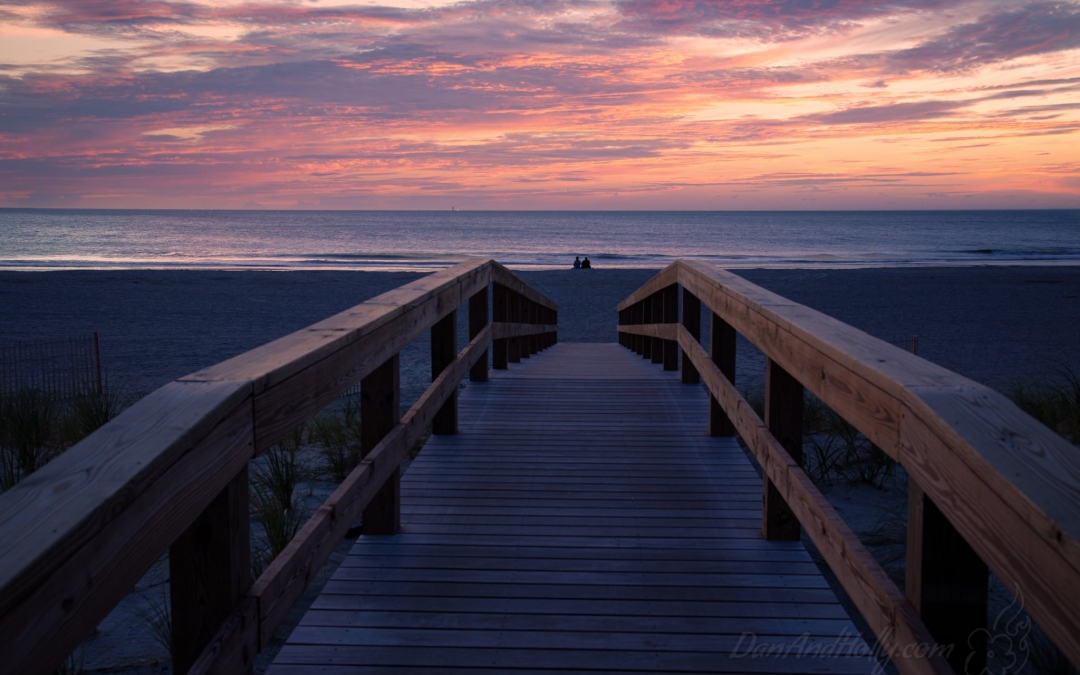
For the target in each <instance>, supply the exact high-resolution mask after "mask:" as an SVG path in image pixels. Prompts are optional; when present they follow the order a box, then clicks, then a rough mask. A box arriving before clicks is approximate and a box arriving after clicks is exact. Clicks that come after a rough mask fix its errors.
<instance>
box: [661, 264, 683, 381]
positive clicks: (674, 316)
mask: <svg viewBox="0 0 1080 675" xmlns="http://www.w3.org/2000/svg"><path fill="white" fill-rule="evenodd" d="M661 292H662V294H663V296H664V303H663V304H664V319H663V321H664V323H670V324H676V323H679V285H678V284H671V285H670V286H668V287H666V288H665V289H664V290H663V291H661ZM662 342H663V345H664V370H678V369H679V342H678V340H663V341H662Z"/></svg>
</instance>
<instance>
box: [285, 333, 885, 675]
mask: <svg viewBox="0 0 1080 675" xmlns="http://www.w3.org/2000/svg"><path fill="white" fill-rule="evenodd" d="M491 376H492V377H491V381H490V382H488V383H483V384H475V383H474V384H470V385H469V386H468V387H467V388H466V389H465V390H464V391H462V392H461V395H460V399H459V434H458V435H456V436H434V437H432V438H431V440H430V441H428V443H427V445H426V446H425V448H424V450H423V452H422V453H421V454H420V455H419V457H418V458H417V459H416V461H414V462H413V464H412V465H411V466H410V467H409V469H408V471H407V473H406V474H405V475H404V476H403V477H402V480H401V489H402V530H403V531H402V532H401V533H400V534H398V535H396V536H392V537H385V536H384V537H377V536H367V535H365V536H362V537H360V539H359V540H358V541H357V543H356V545H355V546H354V547H353V549H352V551H351V553H350V555H349V556H348V558H347V559H346V560H345V562H344V563H342V565H341V567H339V569H338V570H337V572H336V573H335V574H334V576H333V578H332V580H331V581H330V582H328V583H327V584H326V587H325V588H324V590H323V592H322V594H321V595H320V596H319V598H318V599H317V600H316V601H315V603H314V605H313V606H312V608H311V610H310V611H309V612H308V613H307V614H306V616H305V617H304V619H303V621H302V622H301V624H300V626H299V627H297V628H296V629H295V631H294V632H293V633H292V635H291V636H290V638H289V640H288V643H287V644H286V645H285V646H284V647H283V648H282V650H281V651H280V653H279V654H278V655H277V657H276V659H275V661H274V664H273V665H272V666H271V667H270V669H269V670H268V673H270V674H272V675H286V674H287V673H375V672H387V673H391V672H392V673H435V672H438V673H445V672H458V673H461V672H485V673H490V672H507V671H525V670H527V671H530V672H534V673H542V672H554V671H558V672H583V671H619V672H663V673H674V672H731V673H736V672H738V673H749V672H772V673H809V672H814V673H849V672H860V673H862V672H870V671H872V670H873V669H874V665H875V664H874V662H872V661H871V660H870V659H869V658H868V657H867V656H866V655H865V650H866V646H865V643H864V642H863V641H862V639H861V638H859V637H857V631H856V629H855V627H854V625H853V624H852V623H851V621H850V620H849V618H848V616H847V614H846V612H845V611H844V610H843V609H842V607H841V606H840V605H839V603H838V602H837V600H836V598H835V596H834V594H833V592H832V590H830V588H829V586H828V584H827V583H826V581H825V580H824V579H823V577H822V576H821V575H820V573H819V572H818V568H817V566H816V565H815V564H814V563H813V562H812V561H811V559H810V556H809V555H808V554H807V552H806V550H805V548H804V547H803V545H802V543H800V542H771V541H764V540H763V539H762V538H761V534H760V519H761V479H760V478H759V476H758V475H757V473H756V472H755V471H754V469H753V467H752V466H751V464H750V462H749V461H748V460H747V458H746V456H745V454H744V453H743V452H742V450H740V448H739V447H738V445H737V444H736V442H735V441H734V440H733V439H726V438H710V437H709V436H708V435H707V433H706V427H707V418H708V414H707V413H708V397H707V394H706V393H705V391H704V390H703V389H702V388H701V387H698V386H689V385H683V384H680V383H679V380H678V373H673V372H664V371H663V370H662V369H661V368H660V366H658V365H652V364H650V363H648V362H646V361H644V360H643V359H641V358H640V357H638V356H636V355H634V354H633V353H631V352H629V351H627V350H625V349H623V348H621V347H619V346H617V345H615V344H559V345H556V346H554V347H552V348H551V349H549V350H547V351H545V352H543V353H541V354H538V355H535V356H533V357H532V358H530V359H527V360H524V361H523V362H522V363H520V364H511V366H510V369H509V370H502V371H492V372H491ZM751 652H752V654H751ZM822 654H824V656H822Z"/></svg>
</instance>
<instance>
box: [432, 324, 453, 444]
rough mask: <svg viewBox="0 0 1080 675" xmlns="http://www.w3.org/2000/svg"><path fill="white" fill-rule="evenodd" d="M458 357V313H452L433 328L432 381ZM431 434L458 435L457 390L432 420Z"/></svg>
mask: <svg viewBox="0 0 1080 675" xmlns="http://www.w3.org/2000/svg"><path fill="white" fill-rule="evenodd" d="M456 357H457V311H453V312H450V313H449V314H447V315H446V316H444V317H443V318H441V319H439V320H438V321H436V322H435V324H434V325H432V327H431V381H432V382H434V381H435V378H437V377H438V376H439V374H440V373H442V371H444V370H446V368H447V367H448V366H449V365H450V364H451V363H453V362H454V359H455V358H456ZM431 433H433V434H456V433H457V390H456V389H455V390H454V393H453V394H450V398H448V399H446V403H443V404H442V407H441V408H439V411H438V412H437V413H435V417H434V419H432V420H431Z"/></svg>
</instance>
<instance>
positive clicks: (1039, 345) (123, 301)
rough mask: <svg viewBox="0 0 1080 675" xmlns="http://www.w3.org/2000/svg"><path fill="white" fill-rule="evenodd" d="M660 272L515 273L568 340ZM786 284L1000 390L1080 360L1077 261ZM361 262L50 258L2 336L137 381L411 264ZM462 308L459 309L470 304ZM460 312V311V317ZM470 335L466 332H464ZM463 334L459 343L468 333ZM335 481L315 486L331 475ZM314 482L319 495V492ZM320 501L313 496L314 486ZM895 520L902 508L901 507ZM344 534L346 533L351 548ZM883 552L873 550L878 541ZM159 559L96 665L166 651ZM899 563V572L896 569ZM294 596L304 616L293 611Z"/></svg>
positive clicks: (855, 508)
mask: <svg viewBox="0 0 1080 675" xmlns="http://www.w3.org/2000/svg"><path fill="white" fill-rule="evenodd" d="M653 273H654V271H649V270H606V269H594V270H591V271H584V272H583V271H573V270H566V271H557V272H531V273H523V274H522V276H523V277H524V278H525V279H526V280H527V281H528V282H529V283H531V284H533V285H534V286H535V287H536V288H537V289H539V290H541V291H542V292H544V293H546V294H548V295H549V296H550V297H552V298H553V299H554V300H556V301H557V302H558V303H559V304H560V306H561V308H562V309H561V313H560V321H559V322H560V335H559V338H560V340H561V341H564V342H611V341H614V340H615V337H616V333H615V309H614V308H615V305H616V304H617V303H618V302H619V301H620V300H621V299H622V298H624V297H625V296H626V295H627V294H629V293H630V292H632V291H633V290H634V289H636V288H637V287H638V286H639V285H641V284H642V283H644V282H645V281H646V280H648V278H649V277H650V276H652V274H653ZM738 273H739V274H741V275H742V276H744V277H746V278H747V279H749V280H751V281H753V282H755V283H758V284H760V285H762V286H764V287H766V288H769V289H771V290H773V291H775V292H777V293H780V294H781V295H784V296H786V297H788V298H791V299H793V300H796V301H798V302H801V303H803V304H806V305H808V306H810V307H813V308H815V309H818V310H820V311H822V312H825V313H827V314H829V315H831V316H834V317H836V318H838V319H840V320H843V321H846V322H847V323H850V324H851V325H853V326H855V327H857V328H859V329H861V330H863V331H866V332H867V333H869V334H871V335H874V336H876V337H881V338H886V339H888V338H891V337H907V336H911V335H918V336H919V347H920V355H921V356H923V357H925V358H927V359H929V360H931V361H934V362H935V363H938V364H940V365H942V366H945V367H946V368H949V369H951V370H954V371H956V372H958V373H960V374H962V375H965V376H967V377H970V378H972V379H975V380H978V381H981V382H984V383H986V384H988V385H990V386H992V387H995V388H997V389H999V390H1003V391H1005V390H1007V389H1008V387H1009V385H1010V384H1011V383H1013V382H1016V381H1019V380H1022V379H1025V378H1039V377H1045V376H1051V375H1053V373H1054V371H1055V369H1058V368H1062V367H1070V368H1072V369H1073V370H1074V371H1076V372H1080V340H1077V336H1078V335H1080V267H977V268H922V269H863V270H744V271H739V272H738ZM419 276H421V275H419V274H406V273H362V272H360V273H358V272H287V273H281V272H270V273H262V272H185V271H161V272H158V271H121V272H46V273H14V272H12V273H0V341H2V340H11V339H33V338H40V337H55V336H64V335H71V334H77V333H85V332H90V331H97V332H98V333H99V335H100V339H101V345H102V355H103V361H104V364H105V366H106V369H107V373H108V377H109V381H110V384H111V386H113V387H117V388H122V389H123V390H124V391H125V392H126V393H127V394H128V395H129V396H130V395H135V394H137V393H146V392H149V391H152V390H153V389H155V388H156V387H159V386H161V385H163V384H165V383H167V382H168V381H170V380H172V379H174V378H176V377H180V376H182V375H185V374H187V373H190V372H193V371H195V370H198V369H200V368H203V367H206V366H208V365H212V364H214V363H216V362H218V361H221V360H223V359H226V358H228V357H230V356H234V355H236V354H239V353H242V352H244V351H246V350H248V349H251V348H253V347H256V346H258V345H260V344H263V343H265V342H268V341H270V340H273V339H275V338H278V337H281V336H283V335H286V334H288V333H290V332H292V331H295V330H298V329H300V328H303V327H304V326H307V325H309V324H311V323H314V322H315V321H318V320H320V319H322V318H324V317H326V316H329V315H330V314H333V313H335V312H338V311H341V310H343V309H346V308H348V307H351V306H352V305H354V304H357V303H359V302H362V301H364V300H366V299H368V298H370V297H373V296H375V295H377V294H379V293H382V292H384V291H387V290H390V289H392V288H395V287H397V286H399V285H401V284H403V283H406V282H408V281H410V280H413V279H416V278H418V277H419ZM459 314H462V315H463V314H464V312H461V313H459ZM464 323H465V321H464V317H463V316H462V317H460V320H459V326H460V329H461V332H462V333H463V331H464ZM463 337H464V336H463V335H462V338H461V339H463ZM462 344H463V342H462ZM427 345H428V343H427V338H426V336H423V337H421V338H419V339H418V340H417V341H416V342H415V343H413V344H412V345H410V347H409V348H408V349H406V350H405V351H404V352H403V354H402V389H403V391H402V399H403V403H404V404H405V405H408V404H409V403H411V402H412V401H413V400H415V398H416V397H417V396H419V394H420V393H421V392H422V391H423V389H424V388H425V387H426V384H427V382H428V381H429V380H430V365H429V361H428V358H427V356H426V354H427V350H428V346H427ZM739 354H740V358H739V363H738V373H739V374H738V377H737V383H738V384H739V386H740V388H743V389H744V390H753V389H755V388H760V387H761V379H762V373H763V371H764V360H763V358H762V356H761V354H760V352H757V351H756V350H755V349H753V348H752V346H750V345H749V344H747V343H745V342H743V343H741V345H740V352H739ZM325 489H328V488H326V486H322V489H321V490H320V492H321V491H322V490H325ZM318 496H319V495H316V497H318ZM829 498H830V501H833V503H834V505H835V506H836V507H837V509H838V511H840V513H841V516H842V517H843V518H845V520H847V521H848V523H849V525H851V526H852V528H853V529H854V530H855V531H856V532H859V533H861V534H865V533H866V532H868V531H870V530H873V529H875V528H878V529H880V526H881V524H882V523H883V522H885V523H886V524H887V525H889V526H890V527H892V528H894V529H895V528H896V527H903V523H902V522H895V523H893V522H891V521H887V519H888V517H889V516H890V514H895V513H901V514H902V513H903V500H904V487H903V484H902V482H897V483H893V484H890V485H889V486H887V489H886V490H881V491H877V490H873V489H872V488H868V487H867V486H865V485H861V486H860V485H856V486H843V487H840V488H836V489H834V490H829ZM316 501H318V500H317V499H316ZM893 520H896V519H895V518H894V519H893ZM347 546H348V542H343V544H342V550H344V548H345V547H347ZM875 553H877V551H875ZM166 570H167V568H166V567H165V566H164V565H163V564H159V565H158V566H156V567H155V569H154V570H152V572H151V573H150V574H148V575H147V577H146V578H145V579H144V580H143V581H142V582H141V583H140V585H139V587H138V588H137V592H136V593H135V594H134V595H133V596H132V599H131V601H130V602H126V603H125V605H124V606H123V607H120V608H118V609H117V610H116V611H114V613H113V615H111V616H110V618H109V619H108V620H106V622H105V624H103V625H102V630H101V633H100V634H99V635H98V636H97V637H95V638H93V639H92V640H91V641H90V643H88V644H91V643H92V644H96V645H97V647H96V648H93V649H88V650H87V652H86V655H87V663H86V666H87V668H88V669H97V668H101V667H104V666H106V665H117V666H119V665H129V666H130V665H132V664H137V663H143V664H146V665H145V666H144V668H143V669H140V670H138V671H136V670H125V671H124V672H140V673H146V672H161V671H160V670H159V669H160V668H161V666H160V665H158V666H151V665H150V664H154V663H155V662H159V660H160V659H161V650H160V648H158V647H156V646H155V645H154V644H153V641H152V640H151V639H150V636H149V634H148V632H147V631H146V630H145V627H144V626H142V625H140V623H141V621H142V620H141V619H140V618H139V616H138V615H137V611H136V610H137V609H138V607H139V606H140V604H145V601H144V600H142V599H141V598H146V599H149V600H152V599H154V598H155V597H157V596H158V594H160V590H161V585H162V584H163V583H164V578H165V577H164V575H165V574H166V573H167V572H166ZM899 571H900V570H898V569H897V568H895V567H893V568H892V569H890V572H892V573H894V574H896V573H897V572H899ZM299 609H300V608H297V616H296V617H295V618H298V616H299Z"/></svg>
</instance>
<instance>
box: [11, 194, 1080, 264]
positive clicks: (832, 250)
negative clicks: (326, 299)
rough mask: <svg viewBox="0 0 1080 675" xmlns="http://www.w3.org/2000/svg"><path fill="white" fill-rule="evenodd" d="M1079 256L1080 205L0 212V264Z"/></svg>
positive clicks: (1055, 259) (967, 260) (978, 260)
mask: <svg viewBox="0 0 1080 675" xmlns="http://www.w3.org/2000/svg"><path fill="white" fill-rule="evenodd" d="M468 256H483V257H493V258H495V259H496V260H499V261H500V262H502V263H504V264H506V265H508V266H509V267H511V268H512V269H518V270H549V269H560V268H566V267H569V266H570V263H571V262H572V261H573V259H574V257H575V256H588V257H589V258H590V259H591V261H592V263H593V265H594V267H608V268H613V267H614V268H631V269H633V268H637V269H656V268H659V267H663V266H664V265H666V264H668V263H669V262H671V261H672V260H675V259H677V258H697V259H702V260H706V261H709V262H713V263H716V264H719V265H721V266H723V267H728V268H735V269H739V268H823V269H842V268H857V267H906V266H938V267H944V266H949V267H951V266H971V265H995V264H1005V265H1076V264H1080V210H1031V211H772V212H762V211H714V212H702V211H663V212H644V211H575V212H569V211H213V210H208V211H197V210H191V211H175V210H173V211H158V210H153V211H139V210H77V209H55V210H54V209H0V269H2V270H8V271H13V270H60V269H85V270H91V269H99V270H100V269H104V270H110V269H148V270H157V269H203V270H364V271H421V272H423V271H431V270H434V269H438V268H440V267H445V266H448V265H451V264H453V263H454V262H456V261H458V260H460V259H462V258H464V257H468Z"/></svg>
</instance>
